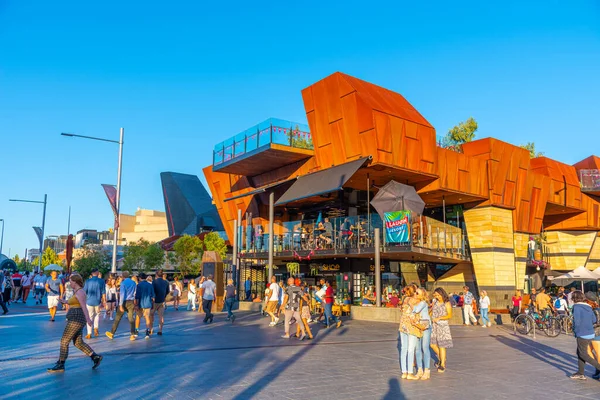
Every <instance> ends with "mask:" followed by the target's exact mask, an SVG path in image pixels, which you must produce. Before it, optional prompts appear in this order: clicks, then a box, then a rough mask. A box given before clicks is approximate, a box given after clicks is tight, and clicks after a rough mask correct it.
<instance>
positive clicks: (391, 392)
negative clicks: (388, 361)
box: [383, 378, 406, 400]
mask: <svg viewBox="0 0 600 400" xmlns="http://www.w3.org/2000/svg"><path fill="white" fill-rule="evenodd" d="M388 386H389V388H388V391H387V393H386V394H385V396H383V400H402V399H405V398H406V397H405V396H404V395H403V394H402V389H400V382H398V378H390V380H389V381H388Z"/></svg>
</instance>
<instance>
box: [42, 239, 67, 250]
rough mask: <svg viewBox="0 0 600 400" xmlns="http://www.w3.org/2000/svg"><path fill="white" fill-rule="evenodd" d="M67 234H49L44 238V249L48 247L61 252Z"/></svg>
mask: <svg viewBox="0 0 600 400" xmlns="http://www.w3.org/2000/svg"><path fill="white" fill-rule="evenodd" d="M68 238H69V236H68V235H50V236H46V239H44V247H43V248H44V250H45V249H47V248H48V247H50V248H51V249H52V250H54V252H55V253H56V254H59V253H61V252H63V251H64V250H65V249H66V248H67V239H68Z"/></svg>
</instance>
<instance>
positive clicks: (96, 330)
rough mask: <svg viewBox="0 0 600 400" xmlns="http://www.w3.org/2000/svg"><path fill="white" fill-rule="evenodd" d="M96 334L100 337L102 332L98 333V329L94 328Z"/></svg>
mask: <svg viewBox="0 0 600 400" xmlns="http://www.w3.org/2000/svg"><path fill="white" fill-rule="evenodd" d="M94 336H96V337H98V336H100V334H99V333H98V329H96V328H94Z"/></svg>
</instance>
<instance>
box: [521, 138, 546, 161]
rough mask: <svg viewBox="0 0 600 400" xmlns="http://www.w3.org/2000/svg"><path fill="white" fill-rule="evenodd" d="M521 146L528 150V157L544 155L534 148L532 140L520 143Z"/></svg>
mask: <svg viewBox="0 0 600 400" xmlns="http://www.w3.org/2000/svg"><path fill="white" fill-rule="evenodd" d="M521 147H522V148H524V149H525V150H527V151H528V152H529V157H531V158H536V157H542V156H543V155H544V153H542V152H539V151H536V150H535V143H534V142H527V144H522V145H521Z"/></svg>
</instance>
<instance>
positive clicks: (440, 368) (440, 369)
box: [438, 365, 446, 374]
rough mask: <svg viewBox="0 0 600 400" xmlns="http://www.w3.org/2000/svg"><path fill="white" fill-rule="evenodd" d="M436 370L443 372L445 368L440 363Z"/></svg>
mask: <svg viewBox="0 0 600 400" xmlns="http://www.w3.org/2000/svg"><path fill="white" fill-rule="evenodd" d="M438 372H439V373H441V374H443V373H444V372H446V368H445V367H442V366H441V365H440V366H439V367H438Z"/></svg>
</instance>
